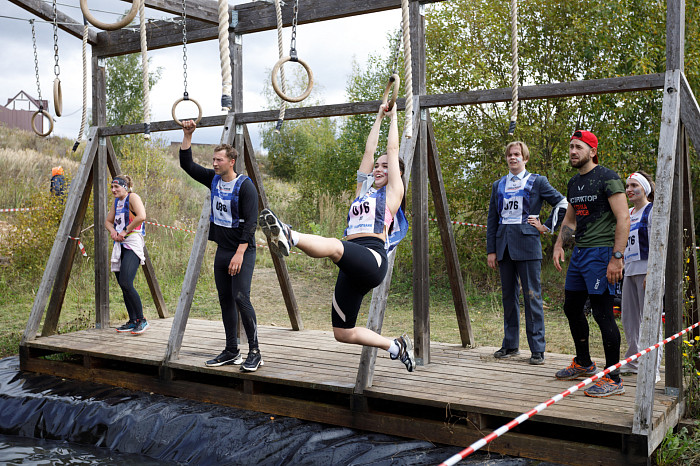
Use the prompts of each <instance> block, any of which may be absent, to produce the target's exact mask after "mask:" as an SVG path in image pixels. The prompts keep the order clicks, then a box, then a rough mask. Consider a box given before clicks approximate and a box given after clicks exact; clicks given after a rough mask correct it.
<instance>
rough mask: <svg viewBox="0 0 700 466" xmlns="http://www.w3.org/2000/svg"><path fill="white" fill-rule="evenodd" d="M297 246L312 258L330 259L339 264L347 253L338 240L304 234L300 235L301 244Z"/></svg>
mask: <svg viewBox="0 0 700 466" xmlns="http://www.w3.org/2000/svg"><path fill="white" fill-rule="evenodd" d="M296 246H297V247H298V248H299V249H301V250H302V251H304V252H305V253H306V254H307V255H308V256H310V257H315V258H321V257H328V258H330V259H331V260H332V261H333V262H338V261H339V260H340V258H341V257H343V252H344V251H345V248H344V247H343V243H342V242H341V241H340V240H339V239H337V238H326V237H325V236H318V235H307V234H304V233H299V242H298V243H297V245H296Z"/></svg>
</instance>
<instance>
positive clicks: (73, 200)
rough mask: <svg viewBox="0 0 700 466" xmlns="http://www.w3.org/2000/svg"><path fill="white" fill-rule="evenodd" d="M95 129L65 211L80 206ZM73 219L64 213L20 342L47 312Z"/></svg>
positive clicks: (31, 334) (27, 338)
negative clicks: (52, 287)
mask: <svg viewBox="0 0 700 466" xmlns="http://www.w3.org/2000/svg"><path fill="white" fill-rule="evenodd" d="M96 133H97V129H96V128H94V127H93V128H90V132H89V134H88V142H87V146H86V147H85V152H84V153H83V159H82V160H81V162H80V166H79V167H78V171H77V173H76V174H75V176H74V177H73V180H72V185H71V189H70V190H69V191H68V197H67V198H66V207H65V211H66V212H76V211H77V210H78V206H79V204H80V199H81V198H82V193H83V189H84V187H85V185H86V184H87V181H88V178H89V175H90V170H91V169H92V163H93V160H94V159H95V153H96V148H95V145H96V144H97V137H96V136H95V135H96ZM72 223H73V218H72V217H70V216H68V215H64V216H63V218H61V223H60V224H59V226H58V231H57V232H56V240H55V241H54V243H53V247H52V248H51V253H50V254H49V259H48V261H47V263H46V268H45V269H44V275H43V276H42V278H41V283H40V284H39V288H38V289H37V292H36V297H35V298H34V304H33V305H32V310H31V312H30V314H29V319H28V320H27V326H26V328H25V330H24V334H23V335H22V339H21V341H20V345H22V344H24V343H26V342H27V341H30V340H33V339H34V338H36V334H37V332H38V330H39V325H40V323H41V318H42V317H43V315H44V310H45V308H46V303H47V301H48V300H49V293H50V292H51V286H52V284H53V283H54V281H55V278H56V274H57V272H58V269H59V267H60V266H61V259H62V257H63V254H64V251H65V250H66V244H67V242H68V241H72V240H69V239H68V234H69V233H70V229H71V226H72Z"/></svg>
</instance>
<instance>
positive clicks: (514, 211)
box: [501, 174, 531, 225]
mask: <svg viewBox="0 0 700 466" xmlns="http://www.w3.org/2000/svg"><path fill="white" fill-rule="evenodd" d="M530 176H531V175H530V174H528V175H527V176H526V177H525V178H523V179H522V180H521V179H519V178H516V179H515V180H508V181H506V186H505V192H504V193H503V207H502V208H501V223H503V224H508V225H516V224H520V223H523V208H524V202H523V201H524V197H525V186H526V185H527V180H528V179H529V178H530Z"/></svg>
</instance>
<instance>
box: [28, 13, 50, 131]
mask: <svg viewBox="0 0 700 466" xmlns="http://www.w3.org/2000/svg"><path fill="white" fill-rule="evenodd" d="M29 24H31V25H32V46H33V47H34V73H35V74H36V92H37V94H38V95H39V110H37V111H36V112H34V114H33V115H32V129H33V130H34V132H35V133H36V134H38V135H39V136H41V137H46V136H48V135H49V134H51V131H53V118H51V115H50V114H49V112H47V111H46V110H44V99H42V98H41V85H40V84H39V56H38V54H37V53H36V31H35V30H34V20H33V19H30V20H29ZM40 115H41V116H42V118H43V117H46V118H48V120H49V129H48V130H47V131H46V132H44V133H42V132H41V131H39V130H38V129H37V127H36V123H35V120H36V117H37V116H40Z"/></svg>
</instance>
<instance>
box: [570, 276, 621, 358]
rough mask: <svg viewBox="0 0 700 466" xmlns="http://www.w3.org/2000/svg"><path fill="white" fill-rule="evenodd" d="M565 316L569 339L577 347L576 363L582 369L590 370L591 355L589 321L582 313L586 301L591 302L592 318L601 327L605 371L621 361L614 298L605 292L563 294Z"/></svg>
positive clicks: (571, 292)
mask: <svg viewBox="0 0 700 466" xmlns="http://www.w3.org/2000/svg"><path fill="white" fill-rule="evenodd" d="M564 293H565V297H564V313H565V314H566V317H567V318H568V319H569V328H570V329H571V336H572V337H573V338H574V344H575V345H576V361H577V362H578V363H579V364H581V365H582V366H590V365H591V364H592V363H593V362H592V361H591V354H590V352H589V348H588V320H587V319H586V316H585V314H584V313H583V307H584V306H585V304H586V298H590V299H591V311H592V312H593V318H594V319H595V321H596V323H597V324H598V326H599V327H600V333H601V335H602V337H603V350H604V351H605V367H610V366H612V365H613V364H615V363H617V362H618V361H619V360H620V330H619V329H618V328H617V323H616V322H615V316H614V314H613V297H612V296H610V293H608V291H605V293H603V294H602V295H596V294H592V295H589V294H588V292H586V291H570V290H565V292H564Z"/></svg>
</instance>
